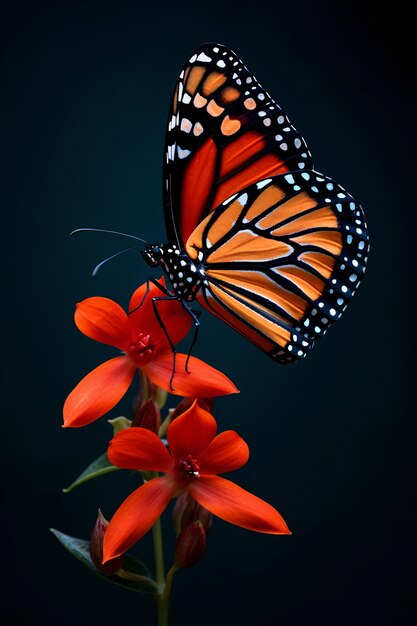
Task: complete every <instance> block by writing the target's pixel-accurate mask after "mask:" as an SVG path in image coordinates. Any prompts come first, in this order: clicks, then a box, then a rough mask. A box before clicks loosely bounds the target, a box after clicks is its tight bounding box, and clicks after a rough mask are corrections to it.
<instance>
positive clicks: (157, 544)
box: [152, 518, 165, 589]
mask: <svg viewBox="0 0 417 626" xmlns="http://www.w3.org/2000/svg"><path fill="white" fill-rule="evenodd" d="M152 534H153V552H154V557H155V573H156V582H157V583H158V585H160V587H161V589H162V588H163V587H164V585H165V568H164V551H163V547H162V530H161V518H158V519H157V520H156V522H155V524H154V525H153V527H152Z"/></svg>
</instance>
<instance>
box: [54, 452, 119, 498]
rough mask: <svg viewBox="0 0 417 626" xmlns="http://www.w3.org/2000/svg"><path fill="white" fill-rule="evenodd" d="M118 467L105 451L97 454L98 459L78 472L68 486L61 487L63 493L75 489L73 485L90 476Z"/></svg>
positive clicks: (105, 472)
mask: <svg viewBox="0 0 417 626" xmlns="http://www.w3.org/2000/svg"><path fill="white" fill-rule="evenodd" d="M118 469H120V468H119V467H116V466H115V465H112V464H111V463H110V461H109V458H108V456H107V452H105V453H104V454H102V455H101V456H99V457H98V459H96V460H95V461H93V462H92V463H90V465H89V466H88V467H87V468H86V469H85V470H84V471H83V473H82V474H80V475H79V476H78V478H76V480H74V482H73V483H71V485H70V486H69V487H67V488H66V489H63V490H62V491H63V492H64V493H68V492H69V491H72V490H73V489H75V487H78V486H79V485H82V484H83V483H86V482H87V481H88V480H91V479H92V478H97V477H98V476H102V475H103V474H108V473H109V472H114V470H118Z"/></svg>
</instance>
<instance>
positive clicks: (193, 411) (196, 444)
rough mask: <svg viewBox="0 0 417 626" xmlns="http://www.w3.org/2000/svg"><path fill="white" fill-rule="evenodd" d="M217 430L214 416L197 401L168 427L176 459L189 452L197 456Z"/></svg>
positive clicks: (171, 447)
mask: <svg viewBox="0 0 417 626" xmlns="http://www.w3.org/2000/svg"><path fill="white" fill-rule="evenodd" d="M216 432H217V424H216V420H215V419H214V417H213V416H212V415H211V414H210V413H209V412H208V411H205V410H204V409H202V408H201V407H199V406H198V404H197V401H195V402H194V403H193V404H192V405H191V406H190V408H189V409H188V411H185V413H183V414H182V415H180V416H179V417H177V419H176V420H175V421H174V422H172V424H171V425H170V427H169V428H168V445H169V449H170V450H171V455H172V456H173V457H174V459H181V458H183V457H186V456H187V455H188V454H191V455H192V456H193V457H194V458H196V457H197V456H198V455H199V454H200V453H201V452H202V451H203V450H205V449H206V448H207V446H208V445H209V444H210V443H211V442H212V441H213V438H214V437H215V436H216Z"/></svg>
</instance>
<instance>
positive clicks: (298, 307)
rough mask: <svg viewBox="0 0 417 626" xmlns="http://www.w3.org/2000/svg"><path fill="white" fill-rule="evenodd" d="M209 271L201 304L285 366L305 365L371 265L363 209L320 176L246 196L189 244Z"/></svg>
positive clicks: (261, 185) (275, 181) (301, 176)
mask: <svg viewBox="0 0 417 626" xmlns="http://www.w3.org/2000/svg"><path fill="white" fill-rule="evenodd" d="M186 250H187V253H188V254H189V256H190V257H191V258H192V259H195V260H196V261H199V262H201V263H203V264H204V266H205V268H206V269H205V283H204V288H203V289H202V291H201V294H200V296H199V298H198V299H199V301H200V303H201V304H202V305H203V306H204V307H205V308H207V309H208V310H210V311H211V312H212V313H214V314H216V315H217V316H218V317H220V318H222V319H223V320H224V321H226V322H227V323H228V324H229V325H231V326H232V327H233V328H235V329H236V330H238V331H239V332H241V333H242V334H244V335H245V337H247V338H248V339H250V340H251V341H252V342H254V343H255V344H256V345H258V346H259V347H260V348H261V349H262V350H264V351H265V352H267V353H268V354H269V355H270V356H272V357H273V358H274V359H276V360H277V361H279V362H281V363H288V362H293V361H297V360H299V359H301V358H303V357H304V356H305V355H306V353H307V352H308V350H309V349H310V348H311V347H312V346H313V343H314V341H315V340H316V339H318V338H320V337H322V336H323V335H324V334H325V333H326V331H327V329H328V328H329V327H330V326H331V325H332V324H333V322H335V321H336V320H338V319H339V318H340V316H341V315H342V312H343V311H344V310H345V309H346V306H347V304H348V303H349V301H350V299H351V298H352V296H353V294H354V293H355V290H356V289H357V287H358V285H359V283H360V281H361V279H362V276H363V273H364V271H365V264H366V260H367V251H368V238H367V232H366V224H365V221H364V215H363V212H362V209H361V207H360V206H359V205H358V204H357V203H356V201H355V200H354V198H353V197H352V196H350V195H349V194H348V193H347V192H346V191H345V190H344V189H343V188H342V187H341V186H340V185H338V184H337V183H335V182H334V181H333V180H331V179H330V178H327V177H326V176H324V175H322V174H319V173H317V172H315V171H312V170H304V171H297V172H291V173H288V174H282V175H278V176H274V177H271V178H268V179H266V180H262V181H259V182H257V183H255V184H252V185H250V186H248V187H247V188H245V189H243V190H241V191H240V192H239V193H237V194H235V195H234V196H232V197H231V198H230V199H228V200H227V201H225V202H223V203H222V204H221V205H220V206H219V207H217V208H216V210H215V211H214V212H212V213H210V214H209V215H208V216H207V217H206V218H205V219H204V220H203V221H202V223H201V224H200V225H199V226H198V227H197V228H196V229H195V230H194V232H193V233H192V234H191V236H190V237H189V239H188V241H187V245H186Z"/></svg>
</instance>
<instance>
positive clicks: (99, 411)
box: [64, 356, 136, 426]
mask: <svg viewBox="0 0 417 626" xmlns="http://www.w3.org/2000/svg"><path fill="white" fill-rule="evenodd" d="M135 371H136V368H135V366H134V365H132V364H131V362H130V361H129V360H128V358H127V357H125V356H117V357H116V358H114V359H110V361H106V362H105V363H103V364H102V365H99V366H98V367H96V368H95V369H94V370H93V371H92V372H90V373H89V374H87V376H85V377H84V378H83V379H82V381H81V382H79V383H78V385H77V386H76V387H75V389H73V390H72V391H71V393H70V394H69V396H68V398H67V399H66V401H65V404H64V426H85V425H86V424H89V423H90V422H93V421H94V420H96V419H97V418H99V417H101V416H102V415H104V414H105V413H107V411H110V409H112V408H113V407H114V406H115V405H116V404H117V403H118V402H119V400H121V398H122V397H123V396H124V394H125V393H126V391H127V390H128V388H129V387H130V384H131V382H132V380H133V376H134V375H135Z"/></svg>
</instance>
